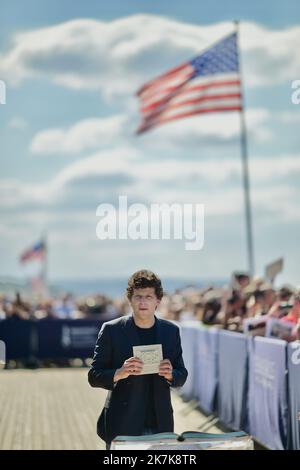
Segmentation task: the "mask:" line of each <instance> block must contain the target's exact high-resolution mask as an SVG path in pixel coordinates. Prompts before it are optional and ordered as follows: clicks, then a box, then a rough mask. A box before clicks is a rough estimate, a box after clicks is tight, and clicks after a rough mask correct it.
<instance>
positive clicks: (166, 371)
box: [158, 359, 173, 382]
mask: <svg viewBox="0 0 300 470" xmlns="http://www.w3.org/2000/svg"><path fill="white" fill-rule="evenodd" d="M158 375H160V376H161V377H164V378H165V379H166V380H169V381H170V382H172V380H173V367H172V364H171V362H170V361H169V359H164V360H163V361H160V366H159V371H158Z"/></svg>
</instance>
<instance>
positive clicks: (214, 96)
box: [137, 32, 242, 134]
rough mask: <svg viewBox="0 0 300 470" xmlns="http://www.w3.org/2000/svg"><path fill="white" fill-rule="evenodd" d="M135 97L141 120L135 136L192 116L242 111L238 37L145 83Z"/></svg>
mask: <svg viewBox="0 0 300 470" xmlns="http://www.w3.org/2000/svg"><path fill="white" fill-rule="evenodd" d="M137 96H138V97H139V98H140V111H141V113H142V118H143V120H142V123H141V124H140V126H139V128H138V130H137V133H138V134H140V133H142V132H145V131H148V130H149V129H152V128H153V127H156V126H159V125H161V124H164V123H166V122H169V121H175V120H176V119H181V118H185V117H189V116H193V115H195V114H200V113H212V112H218V111H239V110H241V109H242V94H241V82H240V77H239V60H238V48H237V33H236V32H235V33H232V34H230V35H229V36H226V37H225V38H224V39H222V40H220V41H219V42H217V43H216V44H214V45H213V46H212V47H210V48H209V49H207V50H206V51H204V52H203V53H202V54H201V55H199V56H198V57H196V58H194V59H192V60H190V61H189V62H186V63H184V64H182V65H180V66H178V67H176V68H174V69H172V70H170V71H169V72H167V73H165V74H163V75H161V76H159V77H157V78H155V79H153V80H151V81H150V82H148V83H146V84H145V85H144V86H142V87H141V88H140V89H139V91H138V92H137Z"/></svg>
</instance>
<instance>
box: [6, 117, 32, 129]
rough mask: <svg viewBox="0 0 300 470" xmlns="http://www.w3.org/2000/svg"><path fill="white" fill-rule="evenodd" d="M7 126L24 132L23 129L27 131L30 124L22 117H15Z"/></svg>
mask: <svg viewBox="0 0 300 470" xmlns="http://www.w3.org/2000/svg"><path fill="white" fill-rule="evenodd" d="M7 125H8V127H10V128H11V129H16V130H23V129H26V127H27V126H28V122H27V121H26V120H25V119H23V118H22V117H19V116H15V117H14V118H12V119H11V120H10V121H9V122H8V124H7Z"/></svg>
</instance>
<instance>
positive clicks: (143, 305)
mask: <svg viewBox="0 0 300 470" xmlns="http://www.w3.org/2000/svg"><path fill="white" fill-rule="evenodd" d="M159 303H160V300H159V299H158V298H157V297H156V294H155V289H154V287H145V288H143V289H134V291H133V295H132V297H131V301H130V304H131V307H132V310H133V313H134V315H136V316H137V317H139V318H149V317H152V316H153V315H154V313H155V309H156V307H157V306H158V305H159Z"/></svg>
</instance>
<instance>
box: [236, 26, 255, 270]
mask: <svg viewBox="0 0 300 470" xmlns="http://www.w3.org/2000/svg"><path fill="white" fill-rule="evenodd" d="M234 23H235V27H236V33H237V47H238V58H239V69H240V81H241V103H242V106H241V110H240V143H241V158H242V169H243V187H244V200H245V218H246V234H247V253H248V266H249V274H250V275H251V276H253V275H254V270H255V266H254V251H253V232H252V215H251V201H250V183H249V168H248V145H247V132H246V123H245V113H244V108H245V106H244V92H243V79H242V78H243V77H242V68H241V59H240V58H241V54H240V51H239V21H234Z"/></svg>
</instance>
